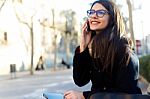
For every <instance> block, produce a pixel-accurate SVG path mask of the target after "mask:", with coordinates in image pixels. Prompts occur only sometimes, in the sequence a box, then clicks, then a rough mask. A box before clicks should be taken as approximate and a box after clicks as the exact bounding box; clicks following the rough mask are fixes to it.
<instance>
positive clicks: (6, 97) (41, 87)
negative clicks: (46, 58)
mask: <svg viewBox="0 0 150 99" xmlns="http://www.w3.org/2000/svg"><path fill="white" fill-rule="evenodd" d="M0 77H1V76H0ZM89 85H90V84H88V85H86V86H84V87H82V88H79V87H77V86H76V85H75V84H74V83H73V79H72V69H64V70H57V71H51V70H45V71H35V72H34V75H30V74H29V72H21V73H18V72H17V73H16V78H14V79H11V76H10V75H7V76H4V77H1V78H0V89H1V90H0V99H45V98H44V97H43V92H57V93H63V92H64V91H66V90H80V91H82V90H88V89H89V88H90V87H89Z"/></svg>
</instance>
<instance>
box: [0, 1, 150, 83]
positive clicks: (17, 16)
mask: <svg viewBox="0 0 150 99" xmlns="http://www.w3.org/2000/svg"><path fill="white" fill-rule="evenodd" d="M93 1H94V0H0V60H1V62H0V77H1V78H2V76H3V75H5V76H6V75H9V74H10V73H12V72H17V73H20V72H27V73H28V74H29V75H36V74H37V72H38V70H45V71H43V72H46V71H47V72H51V71H57V70H58V69H60V68H61V69H63V70H65V69H70V70H71V69H72V59H73V54H74V50H75V48H76V47H77V46H78V45H79V37H80V34H81V26H82V24H83V22H84V21H85V18H86V17H87V16H86V11H87V10H88V9H90V5H91V3H92V2H93ZM112 1H113V2H115V3H116V4H117V6H118V7H119V9H120V11H121V13H122V15H123V17H124V22H125V24H126V29H127V32H128V35H129V36H130V37H131V38H132V40H133V47H134V50H135V52H136V54H137V55H138V57H139V59H140V74H141V75H142V77H144V79H145V81H146V82H147V83H149V81H150V56H149V55H150V29H149V28H148V26H149V25H148V24H149V17H150V14H149V13H148V9H150V6H149V1H148V0H112ZM38 66H43V68H40V67H38ZM71 71H72V70H71ZM62 73H63V72H62ZM70 74H72V73H71V72H69V73H68V75H70ZM18 75H19V74H18ZM6 77H8V76H6ZM69 77H70V76H69ZM7 80H8V79H7ZM9 80H10V79H9ZM11 80H12V79H11ZM5 83H6V82H5ZM3 84H4V83H3ZM15 84H16V83H15Z"/></svg>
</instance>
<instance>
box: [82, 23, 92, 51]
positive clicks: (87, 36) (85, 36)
mask: <svg viewBox="0 0 150 99" xmlns="http://www.w3.org/2000/svg"><path fill="white" fill-rule="evenodd" d="M87 22H88V20H87V21H86V22H85V23H84V25H83V27H82V34H81V38H80V52H83V51H84V50H85V49H86V47H87V46H88V44H89V43H90V41H91V31H87Z"/></svg>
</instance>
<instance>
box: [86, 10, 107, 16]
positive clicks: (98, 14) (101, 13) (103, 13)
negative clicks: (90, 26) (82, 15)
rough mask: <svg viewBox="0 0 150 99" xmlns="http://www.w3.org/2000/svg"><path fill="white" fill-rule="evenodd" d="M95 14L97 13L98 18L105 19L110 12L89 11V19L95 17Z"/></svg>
mask: <svg viewBox="0 0 150 99" xmlns="http://www.w3.org/2000/svg"><path fill="white" fill-rule="evenodd" d="M91 12H92V13H91ZM90 13H91V14H90ZM95 13H96V16H98V17H99V18H102V17H104V15H105V14H109V12H108V11H107V10H96V11H95V10H87V16H88V17H92V15H94V14H95ZM100 15H101V16H100Z"/></svg>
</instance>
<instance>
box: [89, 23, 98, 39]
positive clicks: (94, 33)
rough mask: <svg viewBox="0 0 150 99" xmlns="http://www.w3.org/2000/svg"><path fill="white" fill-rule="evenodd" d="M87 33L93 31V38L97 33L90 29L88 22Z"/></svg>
mask: <svg viewBox="0 0 150 99" xmlns="http://www.w3.org/2000/svg"><path fill="white" fill-rule="evenodd" d="M87 31H92V35H91V37H92V38H93V37H94V36H95V35H96V32H95V31H93V30H91V29H90V24H89V21H88V22H87Z"/></svg>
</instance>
